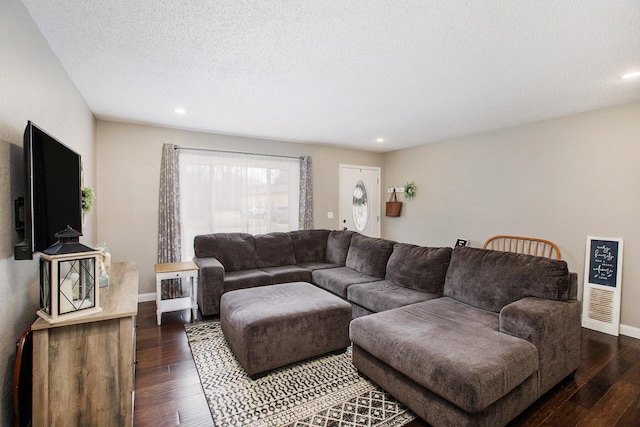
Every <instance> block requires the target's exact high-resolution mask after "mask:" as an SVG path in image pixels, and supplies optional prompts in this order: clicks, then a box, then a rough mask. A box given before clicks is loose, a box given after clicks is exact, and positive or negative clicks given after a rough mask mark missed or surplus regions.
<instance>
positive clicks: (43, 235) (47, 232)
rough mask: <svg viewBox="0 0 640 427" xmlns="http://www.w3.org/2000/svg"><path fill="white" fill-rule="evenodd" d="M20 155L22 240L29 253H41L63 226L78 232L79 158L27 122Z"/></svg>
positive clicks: (79, 204) (80, 201) (54, 240)
mask: <svg viewBox="0 0 640 427" xmlns="http://www.w3.org/2000/svg"><path fill="white" fill-rule="evenodd" d="M24 155H25V171H26V175H27V180H26V181H27V182H26V189H25V190H26V197H25V240H26V239H30V241H31V250H32V251H43V250H45V249H46V248H48V247H49V246H51V245H52V244H54V243H55V242H56V240H57V239H56V238H55V237H54V234H55V233H57V232H58V231H62V230H64V229H65V228H66V227H67V225H70V226H71V227H73V228H74V229H75V230H77V231H80V232H82V188H81V185H82V183H81V180H82V164H81V157H80V155H79V154H78V153H76V152H75V151H73V150H72V149H70V148H69V147H67V146H65V145H64V144H62V143H61V142H59V141H58V140H56V139H55V138H53V137H52V136H50V135H48V134H47V133H46V132H44V131H43V130H41V129H39V128H38V127H37V126H36V125H34V124H33V123H32V122H31V121H29V122H28V124H27V127H26V129H25V132H24Z"/></svg>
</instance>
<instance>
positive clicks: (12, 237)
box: [0, 0, 96, 426]
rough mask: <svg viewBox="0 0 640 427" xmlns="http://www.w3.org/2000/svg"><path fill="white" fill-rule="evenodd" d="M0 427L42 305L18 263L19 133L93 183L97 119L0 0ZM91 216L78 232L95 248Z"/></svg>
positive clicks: (27, 25) (30, 27)
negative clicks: (52, 149)
mask: <svg viewBox="0 0 640 427" xmlns="http://www.w3.org/2000/svg"><path fill="white" fill-rule="evenodd" d="M0 94H2V95H1V96H0V301H1V302H2V309H1V310H0V324H2V328H0V375H1V376H2V378H3V381H2V407H1V408H0V425H2V426H8V425H12V409H11V408H12V406H11V385H12V380H13V362H14V359H15V357H14V355H15V343H16V341H17V340H18V338H19V337H20V335H21V333H22V332H23V331H24V330H25V329H26V328H27V327H28V326H29V325H30V324H31V323H32V322H33V320H34V319H35V317H36V314H35V313H36V310H37V309H38V305H39V293H38V287H39V285H38V263H37V260H33V261H15V260H14V259H13V245H14V244H16V243H18V241H19V237H18V235H17V233H16V232H15V231H14V226H13V216H14V215H13V200H14V199H15V198H16V197H18V196H23V195H24V182H23V180H24V177H23V166H22V162H23V160H22V133H23V131H24V128H25V126H26V124H27V120H32V121H34V122H35V123H36V124H37V125H38V126H40V127H41V128H42V129H43V130H45V131H46V132H47V133H49V134H51V135H52V136H54V137H55V138H57V139H58V140H60V141H62V142H64V143H65V144H66V145H68V146H69V147H71V148H73V149H74V150H75V151H77V152H78V153H80V154H81V155H82V158H83V161H84V170H85V184H86V185H89V186H92V185H94V175H95V119H94V117H93V114H92V113H91V111H89V109H88V107H87V105H86V103H85V102H84V100H83V99H82V98H81V97H80V95H79V94H78V92H77V90H76V88H75V86H74V85H73V84H72V83H71V81H70V79H69V78H68V76H67V74H66V72H65V70H64V69H63V68H62V66H61V64H60V63H59V61H58V59H57V58H56V56H55V55H54V54H53V52H52V51H51V49H50V48H49V46H48V44H47V43H46V41H45V40H44V38H43V37H42V35H41V34H40V32H39V30H38V29H37V28H36V26H35V24H34V23H33V21H32V20H31V17H30V16H29V15H28V13H27V11H26V9H25V8H24V6H23V5H22V3H21V2H20V1H18V0H2V1H0ZM94 217H95V215H89V216H88V221H87V224H86V226H85V229H84V230H83V231H84V233H85V238H84V239H83V241H84V242H85V243H94V240H95V235H96V227H95V221H94V220H95V218H94Z"/></svg>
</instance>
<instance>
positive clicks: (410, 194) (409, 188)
mask: <svg viewBox="0 0 640 427" xmlns="http://www.w3.org/2000/svg"><path fill="white" fill-rule="evenodd" d="M416 190H417V187H416V185H415V184H414V183H413V181H411V182H407V183H406V184H405V185H404V197H406V198H407V199H413V198H414V197H415V195H416Z"/></svg>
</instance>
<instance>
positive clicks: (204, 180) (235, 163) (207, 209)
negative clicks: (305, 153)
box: [180, 149, 300, 259]
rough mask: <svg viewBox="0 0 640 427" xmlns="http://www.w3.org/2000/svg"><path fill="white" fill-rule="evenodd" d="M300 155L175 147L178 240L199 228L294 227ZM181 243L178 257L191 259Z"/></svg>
mask: <svg viewBox="0 0 640 427" xmlns="http://www.w3.org/2000/svg"><path fill="white" fill-rule="evenodd" d="M299 185H300V160H299V159H297V158H284V157H272V156H260V155H250V154H236V153H225V152H217V151H204V150H202V151H199V150H187V149H184V150H183V151H181V152H180V209H181V217H182V241H183V242H193V239H194V237H195V236H196V235H198V234H208V233H229V232H245V233H251V234H263V233H269V232H272V231H289V230H294V229H297V228H298V209H299ZM193 256H194V254H193V245H189V244H185V245H183V248H182V259H192V258H193Z"/></svg>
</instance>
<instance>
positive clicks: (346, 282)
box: [311, 267, 382, 299]
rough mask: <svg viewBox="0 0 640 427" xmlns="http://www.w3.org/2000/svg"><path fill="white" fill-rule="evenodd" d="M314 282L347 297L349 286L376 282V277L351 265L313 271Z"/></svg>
mask: <svg viewBox="0 0 640 427" xmlns="http://www.w3.org/2000/svg"><path fill="white" fill-rule="evenodd" d="M311 278H312V281H313V284H314V285H316V286H318V287H319V288H322V289H324V290H327V291H329V292H331V293H333V294H335V295H338V296H339V297H341V298H345V299H346V298H347V288H348V287H349V286H351V285H353V284H356V283H369V282H375V281H377V280H382V279H378V278H376V277H372V276H368V275H366V274H362V273H360V272H359V271H356V270H353V269H351V268H349V267H338V268H327V269H322V270H314V271H312V272H311Z"/></svg>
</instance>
